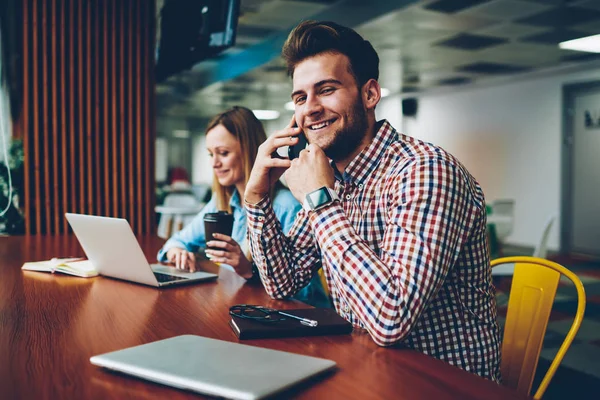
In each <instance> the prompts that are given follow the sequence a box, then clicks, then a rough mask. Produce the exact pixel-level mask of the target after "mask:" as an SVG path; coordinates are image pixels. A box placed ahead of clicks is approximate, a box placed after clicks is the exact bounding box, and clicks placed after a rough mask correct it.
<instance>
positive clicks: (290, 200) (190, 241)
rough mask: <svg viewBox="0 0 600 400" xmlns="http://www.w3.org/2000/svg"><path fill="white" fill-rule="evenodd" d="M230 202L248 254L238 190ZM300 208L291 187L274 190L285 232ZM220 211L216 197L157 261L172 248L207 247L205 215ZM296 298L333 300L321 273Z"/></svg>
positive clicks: (236, 233) (325, 303)
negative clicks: (328, 295)
mask: <svg viewBox="0 0 600 400" xmlns="http://www.w3.org/2000/svg"><path fill="white" fill-rule="evenodd" d="M229 205H230V206H231V210H232V211H233V231H232V233H231V237H232V238H233V240H235V241H236V242H238V244H239V245H240V247H241V248H242V251H244V253H246V250H247V249H248V248H249V246H248V245H247V244H246V209H245V208H244V206H243V205H242V203H241V199H240V195H239V193H238V192H237V190H235V191H234V192H233V196H231V200H230V201H229ZM301 208H302V206H301V205H300V203H298V201H296V199H295V198H294V196H292V193H291V192H290V191H289V190H287V189H280V190H278V191H277V192H276V193H275V197H274V199H273V211H275V215H276V216H277V219H278V220H279V222H280V223H281V228H282V230H283V232H285V233H287V232H288V231H289V230H290V229H291V228H292V225H293V224H294V221H295V220H296V214H297V213H298V211H300V209H301ZM217 211H219V210H218V209H217V203H216V199H215V197H213V198H212V199H211V200H210V201H209V202H208V203H207V204H206V206H204V208H203V209H202V211H200V212H199V213H198V215H196V216H195V217H194V219H193V220H192V221H191V222H190V223H189V224H188V225H186V227H185V228H183V229H182V230H181V231H179V232H177V233H176V234H175V235H173V236H172V237H171V238H170V239H169V240H167V242H166V243H165V245H164V246H163V247H162V249H160V251H159V252H158V256H157V259H158V261H161V262H166V261H167V251H169V250H170V249H171V248H173V247H179V248H183V249H186V250H187V251H189V252H192V253H196V252H198V251H199V250H200V249H203V248H205V247H206V238H205V232H204V215H205V214H207V213H214V212H217ZM227 267H229V266H227ZM229 268H231V267H229ZM293 298H294V299H296V300H300V301H302V302H304V303H307V304H310V305H313V306H316V307H331V302H330V301H329V298H328V297H327V295H326V294H325V291H324V290H323V286H322V284H321V280H320V278H319V275H318V274H315V275H314V276H313V277H312V279H311V281H310V283H309V284H308V285H307V286H306V287H304V288H303V289H302V290H300V291H299V292H298V293H296V294H295V295H294V297H293Z"/></svg>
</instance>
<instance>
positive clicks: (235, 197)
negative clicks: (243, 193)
mask: <svg viewBox="0 0 600 400" xmlns="http://www.w3.org/2000/svg"><path fill="white" fill-rule="evenodd" d="M229 206H230V207H231V209H232V210H233V209H234V208H242V200H241V198H240V194H239V193H238V191H237V189H234V190H233V194H232V195H231V199H230V200H229Z"/></svg>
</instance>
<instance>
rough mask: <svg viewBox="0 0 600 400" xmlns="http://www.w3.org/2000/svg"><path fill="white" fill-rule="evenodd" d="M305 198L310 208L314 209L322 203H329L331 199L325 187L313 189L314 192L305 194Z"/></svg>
mask: <svg viewBox="0 0 600 400" xmlns="http://www.w3.org/2000/svg"><path fill="white" fill-rule="evenodd" d="M307 200H308V204H309V205H310V208H312V209H313V210H315V209H317V208H319V207H320V206H322V205H323V204H327V203H330V202H331V200H332V199H331V196H330V195H329V192H328V191H327V190H326V189H325V188H321V189H319V190H315V191H314V192H311V193H309V194H308V196H307Z"/></svg>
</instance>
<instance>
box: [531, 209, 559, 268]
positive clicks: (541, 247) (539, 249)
mask: <svg viewBox="0 0 600 400" xmlns="http://www.w3.org/2000/svg"><path fill="white" fill-rule="evenodd" d="M555 219H556V216H554V215H552V216H551V217H550V218H548V221H546V226H545V227H544V230H543V231H542V236H541V237H540V240H539V242H538V244H537V245H536V246H535V250H534V251H533V256H534V257H539V258H546V255H547V254H548V237H550V230H551V229H552V224H553V223H554V220H555Z"/></svg>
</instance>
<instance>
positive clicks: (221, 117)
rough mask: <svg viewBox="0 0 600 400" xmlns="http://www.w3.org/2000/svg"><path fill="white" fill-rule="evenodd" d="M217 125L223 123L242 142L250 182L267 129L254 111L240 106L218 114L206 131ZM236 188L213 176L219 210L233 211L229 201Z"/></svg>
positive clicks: (243, 162)
mask: <svg viewBox="0 0 600 400" xmlns="http://www.w3.org/2000/svg"><path fill="white" fill-rule="evenodd" d="M217 125H223V126H224V127H225V129H227V130H228V131H229V133H231V134H232V135H233V136H235V138H236V139H237V140H238V142H240V147H241V154H242V159H241V160H240V162H241V163H242V170H243V171H244V180H245V182H248V179H249V178H250V171H252V166H253V165H254V160H256V154H257V153H258V146H260V145H261V143H262V142H264V141H265V140H267V135H266V134H265V129H264V128H263V126H262V124H261V123H260V121H259V120H258V118H256V116H255V115H254V113H253V112H252V111H250V110H249V109H247V108H245V107H238V106H235V107H233V108H230V109H229V110H227V111H225V112H222V113H221V114H218V115H216V116H215V117H214V118H213V119H212V120H210V122H209V123H208V126H207V127H206V132H207V133H208V131H210V130H211V129H213V128H214V127H216V126H217ZM234 190H235V187H234V186H230V187H225V186H222V185H221V184H220V183H219V180H218V179H217V178H216V176H215V177H213V193H214V196H215V197H216V201H217V208H218V209H219V210H223V211H228V212H232V210H231V207H230V206H229V201H230V200H231V196H232V195H233V191H234ZM243 195H244V193H240V196H243Z"/></svg>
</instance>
